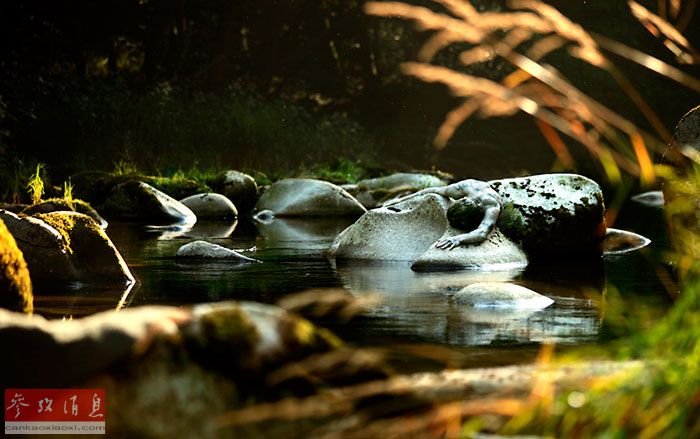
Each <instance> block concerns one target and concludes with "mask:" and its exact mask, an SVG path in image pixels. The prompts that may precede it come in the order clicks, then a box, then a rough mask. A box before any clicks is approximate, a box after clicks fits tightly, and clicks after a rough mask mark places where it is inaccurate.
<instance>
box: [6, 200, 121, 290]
mask: <svg viewBox="0 0 700 439" xmlns="http://www.w3.org/2000/svg"><path fill="white" fill-rule="evenodd" d="M0 219H2V220H3V221H4V222H5V224H6V225H7V228H8V230H9V231H10V233H11V234H12V236H13V237H14V238H15V240H16V241H17V245H18V247H19V248H20V250H21V251H22V253H23V254H24V258H25V260H26V261H27V265H28V267H29V272H30V274H31V279H32V281H33V282H34V283H37V282H38V281H78V282H100V283H121V284H128V283H132V282H133V281H134V277H133V276H132V275H131V272H130V271H129V268H128V267H127V265H126V262H124V259H123V258H122V257H121V255H120V254H119V251H118V250H117V249H116V247H115V246H114V244H112V241H111V240H110V239H109V237H108V236H107V235H106V234H105V232H104V231H103V230H102V229H101V228H100V226H99V225H98V224H97V223H96V222H95V221H94V220H93V219H92V218H90V217H89V216H87V215H84V214H81V213H77V212H52V213H46V214H37V215H35V216H33V217H19V216H17V215H15V214H13V213H10V212H6V211H0Z"/></svg>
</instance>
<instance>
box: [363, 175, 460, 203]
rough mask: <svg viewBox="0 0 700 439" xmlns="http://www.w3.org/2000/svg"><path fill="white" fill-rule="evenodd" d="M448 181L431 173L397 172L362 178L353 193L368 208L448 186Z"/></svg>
mask: <svg viewBox="0 0 700 439" xmlns="http://www.w3.org/2000/svg"><path fill="white" fill-rule="evenodd" d="M446 185H447V182H445V181H444V180H442V179H440V178H438V177H435V176H433V175H430V174H417V173H405V172H402V173H396V174H392V175H388V176H386V177H379V178H371V179H366V180H360V181H359V182H358V183H357V185H356V186H355V187H354V188H353V192H352V193H353V195H354V196H355V197H356V198H357V200H358V201H359V202H360V203H362V205H363V206H365V207H366V208H367V209H372V208H375V207H378V206H380V205H382V203H384V202H386V201H389V200H392V199H395V198H398V197H401V196H404V195H408V194H411V193H414V192H417V191H419V190H421V189H426V188H429V187H441V186H446Z"/></svg>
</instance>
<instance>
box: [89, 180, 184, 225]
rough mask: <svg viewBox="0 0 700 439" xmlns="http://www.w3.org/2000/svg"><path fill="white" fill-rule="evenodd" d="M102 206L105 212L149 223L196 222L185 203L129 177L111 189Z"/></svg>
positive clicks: (121, 217)
mask: <svg viewBox="0 0 700 439" xmlns="http://www.w3.org/2000/svg"><path fill="white" fill-rule="evenodd" d="M103 210H104V213H105V215H108V216H112V217H115V218H120V219H129V220H138V221H143V222H147V223H149V224H178V225H192V224H194V223H196V222H197V217H196V216H195V214H194V213H193V212H192V211H191V210H190V209H189V208H188V207H187V206H185V205H184V204H182V203H180V202H179V201H177V200H176V199H174V198H172V197H170V196H168V195H166V194H164V193H163V192H161V191H159V190H158V189H156V188H154V187H152V186H150V185H148V184H146V183H143V182H140V181H129V182H126V183H122V184H120V185H118V186H116V187H115V188H114V189H112V191H111V192H110V194H109V197H107V200H106V201H105V204H104V206H103Z"/></svg>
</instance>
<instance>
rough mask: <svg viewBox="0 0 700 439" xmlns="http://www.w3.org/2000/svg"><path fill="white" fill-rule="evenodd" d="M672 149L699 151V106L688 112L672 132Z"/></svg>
mask: <svg viewBox="0 0 700 439" xmlns="http://www.w3.org/2000/svg"><path fill="white" fill-rule="evenodd" d="M672 148H674V149H677V150H679V151H681V152H684V151H687V149H688V148H690V149H693V150H695V151H700V105H699V106H697V107H695V108H693V109H692V110H690V111H688V112H687V113H686V114H685V116H683V117H682V118H681V120H680V121H679V122H678V125H676V128H675V129H674V130H673V142H672Z"/></svg>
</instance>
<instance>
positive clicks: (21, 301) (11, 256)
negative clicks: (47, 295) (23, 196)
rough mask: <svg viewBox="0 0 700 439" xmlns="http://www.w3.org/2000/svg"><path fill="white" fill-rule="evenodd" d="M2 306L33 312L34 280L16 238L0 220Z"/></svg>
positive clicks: (0, 287) (0, 291)
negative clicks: (30, 276) (30, 275)
mask: <svg viewBox="0 0 700 439" xmlns="http://www.w3.org/2000/svg"><path fill="white" fill-rule="evenodd" d="M0 306H1V307H3V308H8V309H12V310H21V311H24V312H27V313H30V314H31V313H32V311H33V310H34V296H33V295H32V281H31V279H30V278H29V270H28V269H27V263H26V262H25V260H24V255H23V254H22V252H21V251H20V249H19V248H18V247H17V243H16V242H15V238H14V237H13V236H12V234H10V232H9V231H8V230H7V227H5V223H3V222H2V220H0Z"/></svg>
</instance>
